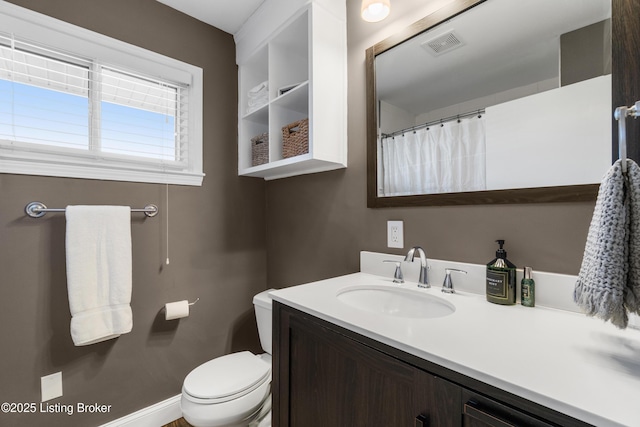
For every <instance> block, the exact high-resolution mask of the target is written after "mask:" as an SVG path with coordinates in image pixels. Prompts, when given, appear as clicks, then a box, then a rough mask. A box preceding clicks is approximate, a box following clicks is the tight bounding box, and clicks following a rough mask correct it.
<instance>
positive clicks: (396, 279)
mask: <svg viewBox="0 0 640 427" xmlns="http://www.w3.org/2000/svg"><path fill="white" fill-rule="evenodd" d="M382 262H393V263H395V264H396V271H395V272H394V273H393V283H404V276H403V275H402V268H401V265H402V261H394V260H390V259H385V260H384V261H382Z"/></svg>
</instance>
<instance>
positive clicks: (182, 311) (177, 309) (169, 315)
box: [162, 298, 200, 320]
mask: <svg viewBox="0 0 640 427" xmlns="http://www.w3.org/2000/svg"><path fill="white" fill-rule="evenodd" d="M198 301H200V298H196V300H195V301H194V302H189V301H188V300H182V301H176V302H171V303H167V304H165V305H164V307H163V308H162V311H163V312H164V317H165V320H175V319H181V318H184V317H188V316H189V311H190V307H191V306H192V305H194V304H195V303H197V302H198Z"/></svg>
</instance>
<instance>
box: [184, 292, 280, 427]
mask: <svg viewBox="0 0 640 427" xmlns="http://www.w3.org/2000/svg"><path fill="white" fill-rule="evenodd" d="M272 290H273V289H270V290H268V291H264V292H261V293H259V294H258V295H256V296H255V297H254V298H253V304H254V306H255V312H256V320H257V323H258V333H259V335H260V342H261V344H262V348H263V349H264V350H265V351H266V353H264V354H260V355H255V354H253V353H251V352H249V351H241V352H238V353H232V354H227V355H225V356H221V357H217V358H215V359H213V360H210V361H208V362H206V363H203V364H202V365H200V366H198V367H197V368H195V369H194V370H192V371H191V372H190V373H189V374H188V375H187V376H186V378H185V380H184V383H183V385H182V398H181V403H180V404H181V407H182V415H183V417H184V419H185V420H187V422H188V423H190V424H191V425H192V426H194V427H247V426H249V425H251V426H254V425H255V426H257V425H258V424H259V425H260V426H261V427H262V426H270V425H271V422H270V420H271V406H270V405H271V298H270V297H269V292H270V291H272Z"/></svg>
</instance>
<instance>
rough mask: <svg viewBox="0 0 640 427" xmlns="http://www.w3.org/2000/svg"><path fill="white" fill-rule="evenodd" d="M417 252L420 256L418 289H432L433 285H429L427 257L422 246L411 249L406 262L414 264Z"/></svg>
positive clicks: (405, 258)
mask: <svg viewBox="0 0 640 427" xmlns="http://www.w3.org/2000/svg"><path fill="white" fill-rule="evenodd" d="M416 251H418V255H420V277H418V287H419V288H430V287H431V285H430V284H429V276H428V275H427V270H428V267H427V255H426V254H425V253H424V249H422V248H421V247H420V246H414V247H412V248H411V249H409V252H407V256H406V257H404V260H405V261H410V262H413V258H414V257H415V255H416Z"/></svg>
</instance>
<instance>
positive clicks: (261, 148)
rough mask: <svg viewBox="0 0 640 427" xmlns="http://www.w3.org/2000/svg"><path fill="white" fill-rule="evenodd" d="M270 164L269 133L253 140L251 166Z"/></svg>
mask: <svg viewBox="0 0 640 427" xmlns="http://www.w3.org/2000/svg"><path fill="white" fill-rule="evenodd" d="M268 162H269V132H265V133H263V134H261V135H258V136H254V137H253V138H251V165H252V166H258V165H263V164H265V163H268Z"/></svg>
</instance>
